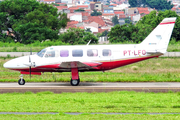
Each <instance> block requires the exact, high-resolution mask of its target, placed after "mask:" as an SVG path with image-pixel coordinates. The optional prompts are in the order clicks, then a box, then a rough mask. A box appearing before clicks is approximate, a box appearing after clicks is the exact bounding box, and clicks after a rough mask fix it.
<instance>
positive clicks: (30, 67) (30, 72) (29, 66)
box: [29, 66, 31, 80]
mask: <svg viewBox="0 0 180 120" xmlns="http://www.w3.org/2000/svg"><path fill="white" fill-rule="evenodd" d="M29 76H30V80H31V66H29Z"/></svg>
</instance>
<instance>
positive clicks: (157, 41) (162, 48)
mask: <svg viewBox="0 0 180 120" xmlns="http://www.w3.org/2000/svg"><path fill="white" fill-rule="evenodd" d="M175 21H176V18H175V17H173V18H165V19H164V20H163V21H162V22H161V23H160V24H159V25H158V26H157V27H156V28H155V29H154V30H153V31H152V32H151V33H150V34H149V35H148V36H147V37H146V38H145V40H144V41H142V43H140V45H143V46H144V47H146V48H147V52H149V53H157V52H160V53H165V52H166V50H167V47H168V44H169V41H170V38H171V34H172V31H173V28H174V24H175Z"/></svg>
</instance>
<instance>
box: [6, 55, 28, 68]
mask: <svg viewBox="0 0 180 120" xmlns="http://www.w3.org/2000/svg"><path fill="white" fill-rule="evenodd" d="M26 61H27V62H28V61H29V59H28V56H24V57H20V58H15V59H12V60H10V61H8V62H6V63H4V65H3V67H4V68H8V69H19V68H23V67H27V66H25V65H24V64H23V63H24V62H26Z"/></svg>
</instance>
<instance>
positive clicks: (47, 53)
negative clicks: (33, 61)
mask: <svg viewBox="0 0 180 120" xmlns="http://www.w3.org/2000/svg"><path fill="white" fill-rule="evenodd" d="M45 57H46V58H49V57H55V51H54V50H52V51H47V52H46V55H45Z"/></svg>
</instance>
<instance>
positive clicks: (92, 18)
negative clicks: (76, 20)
mask: <svg viewBox="0 0 180 120" xmlns="http://www.w3.org/2000/svg"><path fill="white" fill-rule="evenodd" d="M83 22H85V23H91V22H96V23H98V24H99V26H106V23H105V21H104V20H103V18H102V16H88V19H87V20H84V21H83Z"/></svg>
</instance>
